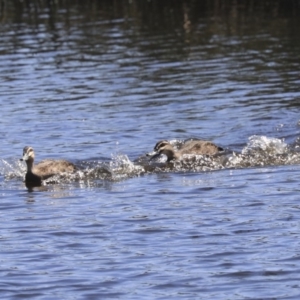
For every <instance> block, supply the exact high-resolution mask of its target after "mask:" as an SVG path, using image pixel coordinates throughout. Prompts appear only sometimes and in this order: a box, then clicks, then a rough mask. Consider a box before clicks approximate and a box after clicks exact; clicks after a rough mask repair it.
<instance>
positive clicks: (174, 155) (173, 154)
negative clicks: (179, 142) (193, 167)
mask: <svg viewBox="0 0 300 300" xmlns="http://www.w3.org/2000/svg"><path fill="white" fill-rule="evenodd" d="M162 153H163V154H164V155H166V156H167V157H168V161H171V160H173V159H178V158H179V157H178V154H177V153H176V152H175V151H174V150H173V149H165V150H164V151H162Z"/></svg>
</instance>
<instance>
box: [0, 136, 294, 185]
mask: <svg viewBox="0 0 300 300" xmlns="http://www.w3.org/2000/svg"><path fill="white" fill-rule="evenodd" d="M182 143H184V141H182V142H181V141H178V140H175V141H172V144H173V145H174V146H175V147H180V146H181V145H182ZM292 164H300V152H299V149H298V147H295V146H291V145H287V144H286V143H285V142H284V141H283V140H280V139H276V138H270V137H266V136H257V135H254V136H251V137H249V139H248V143H247V144H246V146H245V147H244V148H243V149H242V151H241V152H234V151H230V150H228V149H227V150H226V151H225V152H224V153H222V154H218V155H215V156H208V155H187V154H186V155H183V158H182V160H180V161H173V162H169V163H168V162H166V161H165V160H164V159H162V160H161V161H149V157H147V156H141V157H140V158H138V159H137V160H136V161H134V162H132V161H131V160H130V159H129V158H128V156H127V155H125V154H112V156H111V160H108V161H98V160H92V161H80V162H78V163H77V164H76V165H77V167H78V169H77V171H76V172H74V173H72V174H67V173H66V174H59V175H56V176H53V177H51V178H49V179H48V180H46V181H45V182H44V183H45V184H52V183H60V184H64V183H72V182H79V183H81V184H83V186H96V185H97V184H98V183H99V182H104V181H109V182H116V181H120V180H125V179H127V178H131V177H138V176H141V175H144V174H146V173H150V174H153V173H161V172H207V171H215V170H220V169H237V168H249V167H262V166H274V165H292ZM25 172H26V167H25V164H24V163H22V162H20V161H19V160H4V159H1V160H0V174H1V175H3V176H4V178H5V180H9V179H13V178H17V179H22V180H23V179H24V175H25Z"/></svg>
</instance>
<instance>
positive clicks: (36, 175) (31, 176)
mask: <svg viewBox="0 0 300 300" xmlns="http://www.w3.org/2000/svg"><path fill="white" fill-rule="evenodd" d="M34 158H35V153H34V150H33V148H32V147H30V146H25V147H24V149H23V157H22V158H21V159H20V160H21V161H25V163H26V165H27V172H26V175H25V184H26V185H27V184H28V185H34V186H41V185H42V181H43V180H45V179H48V178H50V177H53V176H55V175H59V174H62V173H73V172H74V171H75V170H76V167H75V165H74V164H72V163H71V162H68V161H66V160H53V159H46V160H43V161H41V162H40V163H38V164H37V165H34Z"/></svg>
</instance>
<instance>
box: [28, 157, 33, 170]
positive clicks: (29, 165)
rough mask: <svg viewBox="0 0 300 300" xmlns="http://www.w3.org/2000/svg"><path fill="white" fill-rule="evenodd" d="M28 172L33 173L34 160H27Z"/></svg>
mask: <svg viewBox="0 0 300 300" xmlns="http://www.w3.org/2000/svg"><path fill="white" fill-rule="evenodd" d="M26 165H27V172H32V169H33V159H31V158H29V159H27V160H26Z"/></svg>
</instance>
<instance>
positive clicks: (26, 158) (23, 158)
mask: <svg viewBox="0 0 300 300" xmlns="http://www.w3.org/2000/svg"><path fill="white" fill-rule="evenodd" d="M28 159H29V156H28V155H27V154H24V155H23V157H22V158H20V161H26V160H28Z"/></svg>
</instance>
